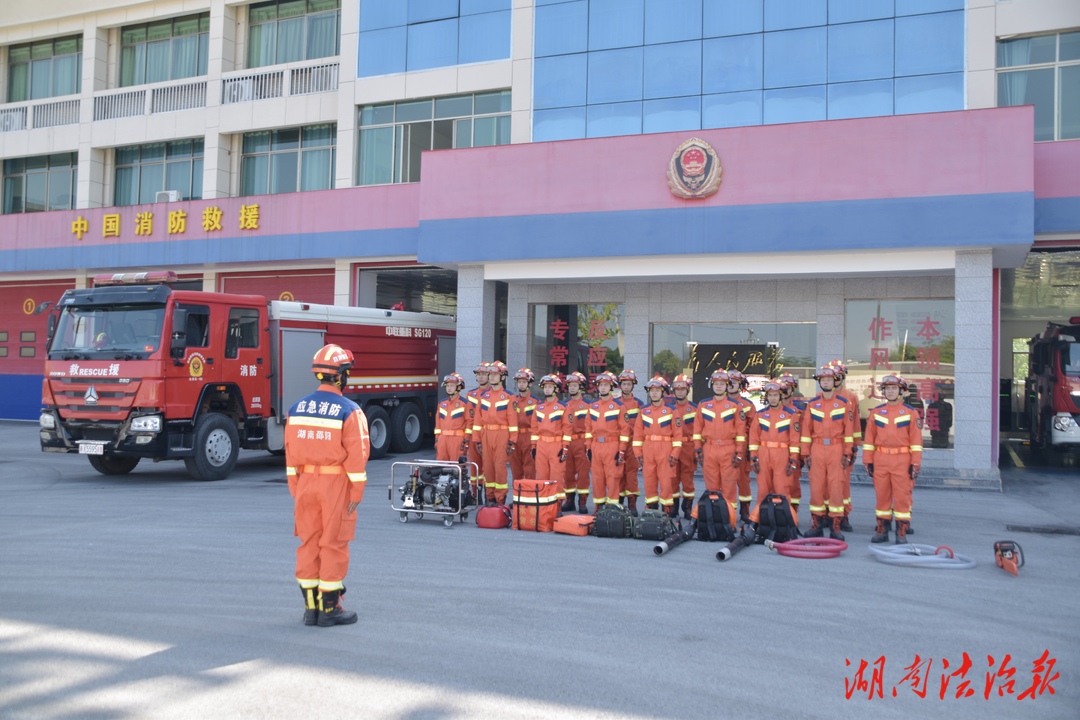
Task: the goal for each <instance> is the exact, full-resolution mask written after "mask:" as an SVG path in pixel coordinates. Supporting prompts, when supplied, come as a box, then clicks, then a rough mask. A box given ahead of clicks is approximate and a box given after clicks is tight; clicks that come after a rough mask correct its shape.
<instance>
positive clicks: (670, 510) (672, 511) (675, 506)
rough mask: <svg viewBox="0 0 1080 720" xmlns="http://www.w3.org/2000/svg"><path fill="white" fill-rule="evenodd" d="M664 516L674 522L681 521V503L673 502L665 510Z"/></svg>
mask: <svg viewBox="0 0 1080 720" xmlns="http://www.w3.org/2000/svg"><path fill="white" fill-rule="evenodd" d="M664 514H665V515H667V516H668V517H669V518H671V519H672V520H678V519H679V503H677V502H675V501H674V500H672V501H671V504H670V505H668V506H667V507H665V508H664Z"/></svg>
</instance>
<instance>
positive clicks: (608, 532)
mask: <svg viewBox="0 0 1080 720" xmlns="http://www.w3.org/2000/svg"><path fill="white" fill-rule="evenodd" d="M592 534H593V535H595V536H596V537H613V538H626V537H634V518H633V516H631V515H630V513H629V512H627V510H626V508H624V507H623V506H622V505H619V504H618V503H605V504H603V505H601V506H600V507H599V508H597V510H596V520H595V522H594V523H593V527H592Z"/></svg>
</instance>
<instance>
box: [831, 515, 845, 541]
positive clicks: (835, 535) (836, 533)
mask: <svg viewBox="0 0 1080 720" xmlns="http://www.w3.org/2000/svg"><path fill="white" fill-rule="evenodd" d="M842 521H843V517H834V518H832V527H831V528H829V537H830V538H832V539H833V540H843V539H844V533H843V532H841V531H840V523H841V522H842Z"/></svg>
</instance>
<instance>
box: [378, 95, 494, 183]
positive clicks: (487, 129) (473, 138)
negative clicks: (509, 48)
mask: <svg viewBox="0 0 1080 720" xmlns="http://www.w3.org/2000/svg"><path fill="white" fill-rule="evenodd" d="M508 144H510V91H509V90H499V91H496V92H489V93H477V94H476V95H453V96H449V97H441V98H434V99H426V100H409V101H406V102H399V103H391V104H387V105H365V106H363V107H362V108H360V178H359V182H358V184H359V185H379V184H385V183H401V182H418V181H419V180H420V155H421V153H422V152H423V151H425V150H447V149H450V148H467V147H486V146H490V145H508Z"/></svg>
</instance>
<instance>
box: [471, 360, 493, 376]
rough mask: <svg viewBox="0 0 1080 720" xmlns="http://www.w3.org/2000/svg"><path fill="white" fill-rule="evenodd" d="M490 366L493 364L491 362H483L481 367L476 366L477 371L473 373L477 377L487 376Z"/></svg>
mask: <svg viewBox="0 0 1080 720" xmlns="http://www.w3.org/2000/svg"><path fill="white" fill-rule="evenodd" d="M490 365H491V363H489V362H482V363H480V364H479V365H477V366H476V369H475V370H473V373H475V374H477V375H487V374H488V368H489V366H490Z"/></svg>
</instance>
